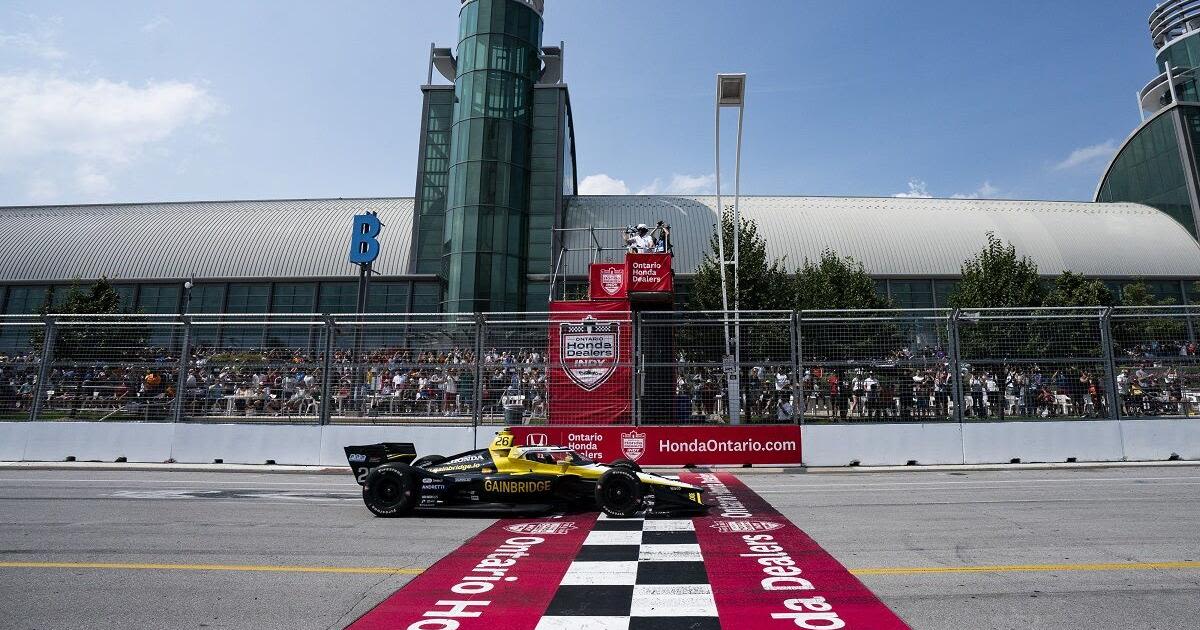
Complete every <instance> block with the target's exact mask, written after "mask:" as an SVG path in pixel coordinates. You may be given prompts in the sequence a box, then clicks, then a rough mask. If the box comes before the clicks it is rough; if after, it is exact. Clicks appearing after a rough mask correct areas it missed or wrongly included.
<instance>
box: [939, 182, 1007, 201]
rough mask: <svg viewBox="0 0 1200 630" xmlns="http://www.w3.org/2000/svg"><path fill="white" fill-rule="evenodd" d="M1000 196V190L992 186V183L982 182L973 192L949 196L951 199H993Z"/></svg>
mask: <svg viewBox="0 0 1200 630" xmlns="http://www.w3.org/2000/svg"><path fill="white" fill-rule="evenodd" d="M999 194H1000V189H999V188H996V187H995V186H993V185H992V182H983V184H980V186H979V188H976V189H975V192H970V193H958V194H955V195H951V196H950V198H951V199H995V198H996V196H997V195H999Z"/></svg>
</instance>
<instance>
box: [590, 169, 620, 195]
mask: <svg viewBox="0 0 1200 630" xmlns="http://www.w3.org/2000/svg"><path fill="white" fill-rule="evenodd" d="M579 194H581V195H628V194H629V186H626V185H625V181H624V180H620V179H615V178H612V177H609V176H608V175H605V174H604V173H597V174H595V175H588V176H587V177H584V178H583V181H581V182H579Z"/></svg>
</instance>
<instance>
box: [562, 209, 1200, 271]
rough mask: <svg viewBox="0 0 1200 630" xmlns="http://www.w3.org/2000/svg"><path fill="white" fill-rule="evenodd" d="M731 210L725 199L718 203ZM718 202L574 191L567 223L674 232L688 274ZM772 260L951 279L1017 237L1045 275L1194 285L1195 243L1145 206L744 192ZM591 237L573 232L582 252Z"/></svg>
mask: <svg viewBox="0 0 1200 630" xmlns="http://www.w3.org/2000/svg"><path fill="white" fill-rule="evenodd" d="M722 201H723V202H724V203H725V205H726V206H729V205H731V204H732V203H733V198H732V197H724V198H723V199H722ZM716 206H717V204H716V197H683V196H628V195H626V196H579V197H574V198H573V199H572V200H571V204H570V206H569V208H568V212H567V223H568V226H569V227H588V226H590V225H596V226H624V225H630V224H637V223H648V224H651V225H653V224H654V222H655V221H656V220H660V219H661V220H663V221H665V222H667V223H669V224H671V225H672V226H673V229H672V232H671V235H672V240H673V242H674V245H675V256H676V257H675V270H676V271H677V272H679V273H685V274H686V273H692V272H693V271H694V270H695V268H696V267H697V266H698V265H699V263H700V260H701V258H702V257H703V255H704V254H705V252H707V251H708V240H709V237H710V235H711V234H712V229H713V226H714V225H715V224H716V220H717V219H716ZM741 212H742V216H743V217H745V218H748V219H753V220H754V221H755V222H756V223H757V225H758V232H759V234H761V235H762V236H763V237H764V238H765V239H766V242H767V249H768V252H769V254H770V255H771V256H775V257H784V256H786V257H787V261H788V266H789V267H796V266H799V265H800V264H801V263H802V262H803V261H804V259H805V258H809V259H816V258H817V257H819V256H820V254H821V252H822V251H823V250H824V249H826V248H829V249H832V250H833V251H835V252H837V253H838V254H841V255H843V256H852V257H854V258H855V259H857V260H859V261H861V262H862V263H863V265H864V266H865V267H866V269H867V272H868V273H870V274H871V275H874V276H919V277H938V276H957V275H958V274H959V271H960V269H961V266H962V262H963V261H964V260H966V259H967V258H970V257H972V256H974V255H975V254H976V253H978V252H979V250H980V249H981V248H982V247H983V246H984V245H985V244H986V243H987V237H986V236H985V234H986V233H987V232H989V231H992V232H995V233H996V235H997V236H999V237H1000V238H1002V239H1005V240H1007V241H1010V242H1012V243H1013V244H1014V245H1016V247H1017V251H1018V253H1019V254H1023V255H1026V256H1029V257H1030V258H1032V259H1033V261H1034V262H1036V263H1037V265H1038V269H1039V270H1040V271H1041V273H1042V274H1044V275H1057V274H1059V273H1061V272H1062V271H1066V270H1069V271H1074V272H1076V273H1082V274H1085V275H1088V276H1096V277H1185V278H1200V245H1198V244H1197V242H1196V241H1195V240H1194V239H1192V237H1191V235H1190V234H1188V232H1187V230H1185V229H1184V228H1183V226H1181V225H1179V224H1178V223H1177V222H1175V220H1174V219H1172V218H1171V217H1169V216H1167V215H1166V214H1163V213H1162V212H1159V211H1158V210H1155V209H1154V208H1150V207H1148V206H1142V205H1139V204H1131V203H1114V204H1098V203H1083V202H1057V201H1002V200H979V199H911V198H894V197H883V198H863V197H742V199H741ZM587 238H588V237H587V235H586V234H574V235H571V240H570V241H569V242H570V243H571V244H572V245H573V246H586V239H587ZM588 256H589V255H588V254H586V253H584V254H577V255H572V256H571V257H570V258H568V259H567V260H568V262H569V264H570V267H569V271H568V273H569V274H571V275H576V274H582V273H584V272H583V271H581V269H585V267H586V262H587V260H588Z"/></svg>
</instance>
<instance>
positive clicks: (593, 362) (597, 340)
mask: <svg viewBox="0 0 1200 630" xmlns="http://www.w3.org/2000/svg"><path fill="white" fill-rule="evenodd" d="M549 334H550V343H549V346H548V352H547V354H548V357H547V358H548V359H549V361H550V374H549V379H548V383H549V386H548V390H547V397H548V398H549V410H548V411H549V417H550V422H551V423H552V424H614V423H615V424H620V423H629V422H631V420H632V418H633V403H632V400H631V398H632V393H633V383H632V379H633V370H632V369H631V364H632V362H633V327H632V325H631V321H630V317H629V302H626V301H624V300H621V301H615V300H614V301H594V302H551V303H550V330H549Z"/></svg>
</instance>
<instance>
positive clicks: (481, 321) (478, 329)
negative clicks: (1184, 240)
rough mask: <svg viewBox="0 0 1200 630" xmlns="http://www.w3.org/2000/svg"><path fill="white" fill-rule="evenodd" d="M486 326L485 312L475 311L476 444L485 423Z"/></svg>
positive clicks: (473, 420) (473, 405)
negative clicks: (484, 366) (480, 426)
mask: <svg viewBox="0 0 1200 630" xmlns="http://www.w3.org/2000/svg"><path fill="white" fill-rule="evenodd" d="M486 327H487V318H486V317H485V316H484V314H483V313H475V391H474V392H473V395H474V398H475V400H473V401H472V403H471V425H472V426H473V427H474V432H475V443H476V445H478V443H479V425H481V424H483V401H484V393H483V336H484V333H485V332H486ZM548 358H549V357H547V359H548ZM548 406H549V404H548V403H547V407H548Z"/></svg>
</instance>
